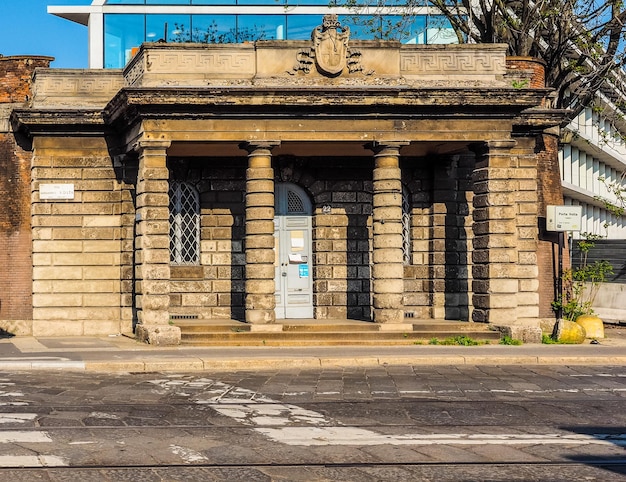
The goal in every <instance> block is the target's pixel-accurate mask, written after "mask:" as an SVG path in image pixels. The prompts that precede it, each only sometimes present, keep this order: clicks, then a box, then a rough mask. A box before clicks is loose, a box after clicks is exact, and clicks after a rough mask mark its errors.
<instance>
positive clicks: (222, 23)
mask: <svg viewBox="0 0 626 482" xmlns="http://www.w3.org/2000/svg"><path fill="white" fill-rule="evenodd" d="M191 25H192V28H193V30H192V35H191V41H192V42H200V43H234V42H236V41H237V17H236V16H235V15H193V16H192V17H191Z"/></svg>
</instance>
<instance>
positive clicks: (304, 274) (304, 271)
mask: <svg viewBox="0 0 626 482" xmlns="http://www.w3.org/2000/svg"><path fill="white" fill-rule="evenodd" d="M298 268H299V269H298V272H299V274H300V278H308V277H309V265H308V264H301V265H300V266H298Z"/></svg>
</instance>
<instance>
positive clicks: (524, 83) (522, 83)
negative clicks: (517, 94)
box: [511, 79, 530, 89]
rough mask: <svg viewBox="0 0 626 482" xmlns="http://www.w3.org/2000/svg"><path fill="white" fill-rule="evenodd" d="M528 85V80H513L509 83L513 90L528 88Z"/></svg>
mask: <svg viewBox="0 0 626 482" xmlns="http://www.w3.org/2000/svg"><path fill="white" fill-rule="evenodd" d="M529 84H530V81H529V80H528V79H523V80H513V82H511V85H512V86H513V88H514V89H523V88H524V87H528V85H529Z"/></svg>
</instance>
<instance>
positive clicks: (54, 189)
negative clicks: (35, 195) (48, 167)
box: [39, 184, 74, 200]
mask: <svg viewBox="0 0 626 482" xmlns="http://www.w3.org/2000/svg"><path fill="white" fill-rule="evenodd" d="M39 199H42V200H43V199H74V184H40V185H39Z"/></svg>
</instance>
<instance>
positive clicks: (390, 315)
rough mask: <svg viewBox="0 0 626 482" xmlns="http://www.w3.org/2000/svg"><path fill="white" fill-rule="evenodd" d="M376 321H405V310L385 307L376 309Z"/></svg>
mask: <svg viewBox="0 0 626 482" xmlns="http://www.w3.org/2000/svg"><path fill="white" fill-rule="evenodd" d="M374 322H376V323H404V310H392V309H385V308H378V309H376V308H375V309H374Z"/></svg>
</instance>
